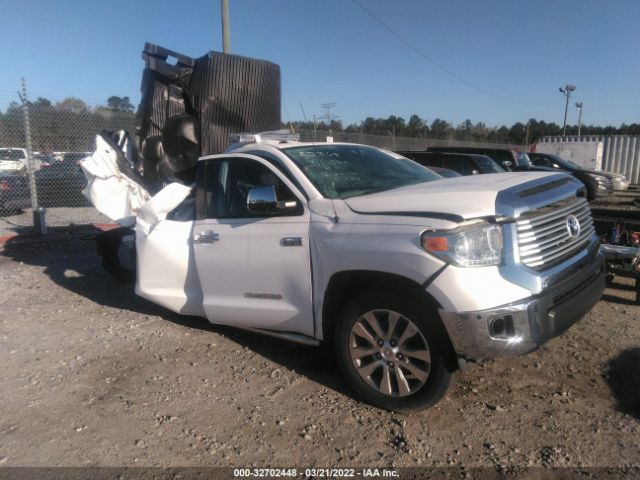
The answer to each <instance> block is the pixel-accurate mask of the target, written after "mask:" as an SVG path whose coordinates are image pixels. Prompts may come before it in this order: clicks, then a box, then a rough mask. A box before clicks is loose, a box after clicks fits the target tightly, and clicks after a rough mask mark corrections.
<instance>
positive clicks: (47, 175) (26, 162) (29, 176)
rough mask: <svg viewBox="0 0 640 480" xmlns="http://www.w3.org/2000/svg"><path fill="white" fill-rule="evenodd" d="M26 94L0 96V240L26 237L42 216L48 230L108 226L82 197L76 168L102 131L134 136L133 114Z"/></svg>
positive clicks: (79, 172) (82, 183)
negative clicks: (92, 225)
mask: <svg viewBox="0 0 640 480" xmlns="http://www.w3.org/2000/svg"><path fill="white" fill-rule="evenodd" d="M26 93H27V92H26V91H25V89H24V88H23V89H22V91H21V92H20V93H13V94H12V93H10V92H0V106H2V109H1V110H0V236H2V235H7V234H11V233H23V232H27V231H32V229H33V227H34V224H36V225H35V226H39V225H37V223H38V221H39V219H40V218H42V214H43V213H44V218H46V224H47V225H49V226H69V225H74V224H75V225H86V224H92V223H108V222H110V220H109V219H108V218H106V217H104V216H103V215H101V214H99V213H98V211H97V210H96V209H95V208H93V206H92V205H91V203H90V202H89V200H87V198H86V197H85V196H84V195H83V193H82V190H83V189H84V187H85V186H86V183H87V180H86V178H85V176H84V174H83V172H82V170H81V169H80V166H79V162H80V161H81V160H82V159H83V158H85V157H86V156H87V155H91V153H92V152H93V150H94V144H95V135H96V134H97V133H99V132H101V131H102V130H109V131H118V130H126V131H128V132H131V133H133V132H135V125H136V122H135V115H134V113H133V111H132V110H133V109H132V108H130V109H127V110H114V109H110V108H107V107H104V106H101V105H91V104H87V103H85V102H83V101H82V100H79V99H75V98H67V99H64V100H62V101H59V102H57V103H55V102H52V101H51V100H48V99H47V98H46V97H36V99H35V100H33V99H31V98H27V95H26ZM34 212H36V213H34Z"/></svg>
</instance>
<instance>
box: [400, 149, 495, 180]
mask: <svg viewBox="0 0 640 480" xmlns="http://www.w3.org/2000/svg"><path fill="white" fill-rule="evenodd" d="M397 153H398V154H400V155H402V156H404V157H407V158H410V159H411V160H413V161H414V162H417V163H419V164H420V165H423V166H425V167H429V168H430V167H438V168H446V169H449V170H453V171H454V172H457V173H459V174H460V175H477V174H480V173H504V172H505V170H504V169H503V168H502V167H500V165H498V164H497V163H496V162H494V161H493V160H492V159H491V158H489V157H487V156H486V155H477V154H473V153H448V152H424V151H409V150H407V151H399V152H397Z"/></svg>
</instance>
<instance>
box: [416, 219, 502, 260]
mask: <svg viewBox="0 0 640 480" xmlns="http://www.w3.org/2000/svg"><path fill="white" fill-rule="evenodd" d="M422 247H423V248H424V249H425V250H426V251H427V252H429V253H431V254H433V255H435V256H436V257H438V258H440V259H442V260H444V261H445V262H448V263H453V264H454V265H457V266H459V267H486V266H489V265H500V263H502V227H501V226H500V225H482V226H479V227H478V226H474V227H470V228H465V229H463V230H456V231H452V232H447V231H440V232H424V233H423V234H422Z"/></svg>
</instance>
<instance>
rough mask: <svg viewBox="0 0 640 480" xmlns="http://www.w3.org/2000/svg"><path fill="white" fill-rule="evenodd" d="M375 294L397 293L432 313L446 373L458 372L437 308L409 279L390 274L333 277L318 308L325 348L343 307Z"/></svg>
mask: <svg viewBox="0 0 640 480" xmlns="http://www.w3.org/2000/svg"><path fill="white" fill-rule="evenodd" d="M376 290H385V291H390V292H396V293H401V294H402V295H406V296H407V297H409V298H411V299H412V300H414V301H417V302H419V303H420V304H421V305H424V306H425V308H428V309H431V310H432V311H433V312H434V313H436V315H435V317H436V318H435V320H436V323H437V325H438V326H439V329H440V333H441V338H440V340H441V341H443V342H444V345H443V346H442V347H443V351H444V353H445V356H446V365H447V369H449V370H450V371H454V370H456V369H457V368H458V364H457V358H456V353H455V350H454V348H453V345H452V343H451V339H450V338H449V335H448V333H447V331H446V329H445V327H444V324H443V323H442V320H441V319H440V316H439V315H437V312H438V309H439V308H441V305H440V304H439V303H438V301H437V300H436V299H435V298H434V297H433V296H432V295H430V294H429V293H428V292H427V291H426V290H425V289H424V288H422V285H420V284H419V283H417V282H416V281H414V280H412V279H410V278H407V277H403V276H402V275H398V274H394V273H388V272H380V271H372V270H347V271H342V272H336V273H334V274H333V276H332V277H331V279H330V280H329V283H328V284H327V288H326V289H325V293H324V299H323V304H322V336H323V341H324V343H325V344H326V345H331V344H332V339H333V334H334V331H335V327H336V323H337V321H338V318H339V314H340V311H341V310H342V308H343V307H344V306H345V304H346V303H347V302H349V300H351V299H352V298H354V297H356V296H357V295H359V294H362V293H366V292H372V291H376Z"/></svg>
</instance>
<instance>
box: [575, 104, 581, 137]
mask: <svg viewBox="0 0 640 480" xmlns="http://www.w3.org/2000/svg"><path fill="white" fill-rule="evenodd" d="M576 108H577V109H578V136H580V130H582V102H576Z"/></svg>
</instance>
